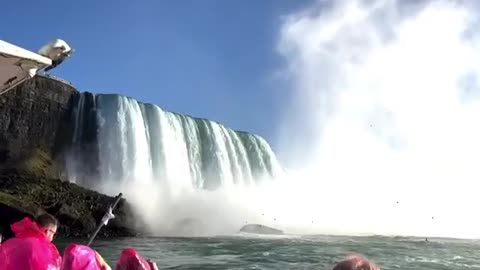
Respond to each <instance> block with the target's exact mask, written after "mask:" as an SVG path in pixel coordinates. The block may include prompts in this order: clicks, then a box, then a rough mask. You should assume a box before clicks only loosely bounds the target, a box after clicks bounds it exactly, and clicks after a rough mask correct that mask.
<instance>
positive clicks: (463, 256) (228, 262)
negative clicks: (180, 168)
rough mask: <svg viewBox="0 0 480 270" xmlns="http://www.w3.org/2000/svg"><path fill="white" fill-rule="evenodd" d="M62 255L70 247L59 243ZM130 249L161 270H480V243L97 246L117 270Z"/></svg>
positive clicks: (371, 240) (138, 242) (376, 240)
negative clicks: (341, 266)
mask: <svg viewBox="0 0 480 270" xmlns="http://www.w3.org/2000/svg"><path fill="white" fill-rule="evenodd" d="M59 242H60V243H59V248H61V249H62V250H63V248H64V247H65V245H66V243H67V242H65V241H59ZM126 246H131V247H134V248H136V249H137V250H138V251H139V252H140V253H141V254H142V255H144V256H145V257H148V258H151V259H153V260H155V261H156V262H157V263H158V265H159V266H160V268H161V269H331V268H332V265H333V264H334V263H335V262H336V261H337V260H339V259H340V258H341V257H342V256H343V255H345V254H347V253H349V252H357V253H361V254H364V255H366V256H367V257H369V258H371V259H372V260H374V261H375V262H377V263H378V264H379V266H380V267H381V268H382V269H403V270H408V269H415V270H427V269H432V270H433V269H435V270H441V269H449V270H455V269H480V241H479V240H454V239H429V242H425V240H424V239H421V238H403V237H402V238H387V237H346V236H302V237H300V236H298V237H296V236H285V237H284V236H273V237H263V236H262V237H245V236H232V237H212V238H125V239H117V240H110V241H96V242H95V243H94V244H93V247H94V248H96V249H97V250H98V251H99V252H100V253H101V254H102V255H103V257H104V258H105V259H106V260H107V261H108V262H109V263H110V265H111V266H112V267H114V265H115V263H116V261H117V258H118V255H119V254H120V251H121V250H122V248H124V247H126Z"/></svg>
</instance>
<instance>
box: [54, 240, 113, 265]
mask: <svg viewBox="0 0 480 270" xmlns="http://www.w3.org/2000/svg"><path fill="white" fill-rule="evenodd" d="M110 269H111V268H110V266H108V264H107V263H106V262H105V261H104V260H103V258H102V256H100V254H98V252H96V251H95V250H93V249H92V248H90V247H88V246H84V245H78V244H70V245H68V247H67V248H66V249H65V251H64V253H63V266H62V270H110Z"/></svg>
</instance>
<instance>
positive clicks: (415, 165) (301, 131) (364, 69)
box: [72, 0, 480, 237]
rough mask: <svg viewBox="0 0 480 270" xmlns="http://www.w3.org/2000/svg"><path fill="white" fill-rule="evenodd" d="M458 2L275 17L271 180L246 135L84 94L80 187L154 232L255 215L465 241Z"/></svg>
mask: <svg viewBox="0 0 480 270" xmlns="http://www.w3.org/2000/svg"><path fill="white" fill-rule="evenodd" d="M465 3H467V1H464V2H462V1H394V0H391V1H318V2H316V3H315V4H314V5H313V6H311V7H309V8H307V9H305V10H303V11H301V12H298V13H295V14H291V15H289V16H287V17H286V20H285V21H284V23H283V24H282V26H281V29H280V39H279V44H278V49H279V52H280V54H281V56H282V57H284V58H285V60H286V63H287V64H288V65H287V69H286V70H285V72H284V74H285V75H286V78H287V79H288V80H289V81H290V82H291V86H292V90H293V91H292V95H293V98H292V99H291V100H293V103H292V104H289V105H290V106H286V108H287V109H286V117H285V121H284V123H283V124H284V125H283V126H282V127H281V129H280V132H279V135H280V136H279V137H280V140H279V144H280V146H281V147H282V149H281V150H282V152H286V153H288V154H289V157H290V158H291V159H292V160H295V161H297V162H296V163H297V165H298V164H300V165H298V166H296V167H294V168H293V170H290V171H289V173H288V174H287V175H284V174H283V172H282V170H281V169H280V168H279V165H278V163H277V160H276V157H275V155H274V154H273V152H272V150H271V149H270V147H269V146H268V144H267V143H266V142H265V141H264V140H263V139H261V138H259V137H257V136H254V135H249V134H245V133H241V132H234V131H232V130H229V129H226V128H225V127H223V126H221V125H219V124H217V123H214V122H211V121H207V120H202V119H193V118H189V117H187V116H182V115H177V114H173V113H169V112H165V111H163V110H161V109H160V108H158V107H156V106H153V105H148V104H141V103H139V102H136V101H135V100H132V99H130V98H127V97H121V96H112V95H98V96H96V97H95V102H94V103H92V104H94V106H95V108H94V109H93V110H91V109H90V111H95V112H96V115H97V122H98V123H97V124H98V128H97V129H98V132H97V133H98V135H97V136H98V138H97V140H98V152H99V163H100V166H99V170H100V176H101V179H100V180H99V181H98V183H96V184H95V185H94V187H95V188H96V189H98V190H99V191H102V192H106V193H108V194H111V195H116V193H118V192H123V193H124V194H125V197H126V198H127V200H129V201H130V202H131V203H132V204H133V205H134V207H135V208H136V209H137V211H138V212H139V213H140V214H141V215H140V217H139V218H140V219H142V220H143V221H144V222H146V223H147V224H148V225H149V227H150V229H151V230H152V232H153V233H154V234H157V235H165V234H177V235H178V234H180V235H185V234H194V235H199V234H231V233H235V232H237V231H238V229H239V228H240V227H241V226H242V225H244V224H245V223H261V224H264V225H267V226H272V227H276V228H279V229H282V230H285V231H286V232H288V233H300V234H314V233H323V234H393V235H435V236H450V237H479V236H480V231H479V230H478V228H480V218H479V217H478V216H477V215H476V214H475V211H476V208H477V205H480V197H479V196H477V195H476V191H477V186H478V185H477V179H479V178H480V169H477V165H476V163H477V162H476V161H477V159H478V158H479V157H478V156H479V153H480V139H479V138H480V125H478V124H477V117H479V116H480V102H479V95H478V94H479V91H478V90H479V84H478V81H477V79H478V75H479V74H478V73H479V72H480V67H479V65H480V64H479V63H480V61H479V60H480V48H479V45H480V43H479V35H478V32H477V29H476V28H474V26H475V24H476V23H477V22H478V18H476V17H475V16H474V14H473V11H474V10H475V7H471V6H468V5H466V4H465ZM470 3H471V2H470ZM306 150H308V151H306ZM74 174H75V173H72V175H74ZM272 178H273V179H274V181H271V179H272Z"/></svg>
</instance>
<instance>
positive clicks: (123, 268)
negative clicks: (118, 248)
mask: <svg viewBox="0 0 480 270" xmlns="http://www.w3.org/2000/svg"><path fill="white" fill-rule="evenodd" d="M115 270H157V267H156V265H154V264H153V263H151V262H149V261H147V260H145V259H144V258H143V257H142V256H140V255H139V254H138V253H137V251H136V250H135V249H133V248H125V249H124V250H123V251H122V253H121V254H120V257H119V258H118V262H117V266H116V267H115Z"/></svg>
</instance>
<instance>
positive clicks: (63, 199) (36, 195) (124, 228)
mask: <svg viewBox="0 0 480 270" xmlns="http://www.w3.org/2000/svg"><path fill="white" fill-rule="evenodd" d="M114 200H115V198H113V197H110V196H106V195H103V194H100V193H98V192H95V191H91V190H88V189H85V188H82V187H79V186H77V185H75V184H72V183H69V182H64V181H61V180H58V179H47V178H39V177H38V176H31V175H27V174H25V173H23V172H22V173H19V172H18V171H15V170H8V171H2V172H1V173H0V216H1V217H2V218H1V221H0V225H1V226H2V227H3V228H4V230H6V231H7V232H8V230H9V225H10V224H12V223H13V222H16V221H18V220H20V219H22V218H23V217H25V216H29V217H34V216H36V215H38V214H40V213H41V212H48V213H50V214H52V215H54V216H55V217H56V218H57V219H58V220H59V222H60V228H59V230H58V231H59V236H61V237H83V238H86V237H88V236H89V235H90V234H91V233H93V231H94V230H95V228H96V226H97V224H98V223H99V222H100V220H101V219H102V217H103V215H104V214H105V212H106V210H107V209H108V206H109V205H110V204H112V203H113V202H114ZM114 214H115V219H113V220H111V221H110V222H109V223H108V226H106V227H104V228H102V230H101V231H100V233H99V234H98V237H99V238H102V237H120V236H121V237H124V236H134V235H135V234H136V233H135V231H134V229H133V222H134V220H133V218H132V217H133V213H132V210H131V208H130V206H129V205H128V203H127V202H126V201H125V200H124V199H121V200H120V202H119V203H118V205H117V207H116V209H115V210H114Z"/></svg>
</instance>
